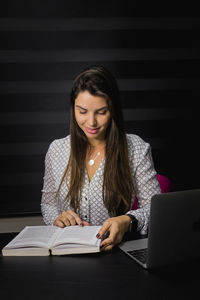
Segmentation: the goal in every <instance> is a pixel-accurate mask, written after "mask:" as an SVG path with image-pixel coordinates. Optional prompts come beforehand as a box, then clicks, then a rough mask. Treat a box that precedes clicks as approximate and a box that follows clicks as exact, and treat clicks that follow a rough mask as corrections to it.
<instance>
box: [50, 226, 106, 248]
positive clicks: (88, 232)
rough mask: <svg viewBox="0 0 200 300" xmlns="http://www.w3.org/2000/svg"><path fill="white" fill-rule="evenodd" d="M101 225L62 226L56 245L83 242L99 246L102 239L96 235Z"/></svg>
mask: <svg viewBox="0 0 200 300" xmlns="http://www.w3.org/2000/svg"><path fill="white" fill-rule="evenodd" d="M100 228H101V226H84V227H81V226H78V225H75V226H69V227H65V228H62V229H61V230H60V233H59V234H58V236H57V238H56V240H55V242H54V247H56V246H59V245H62V244H63V245H64V244H69V243H72V244H83V245H92V246H99V245H100V243H101V240H99V239H97V237H96V235H97V233H98V232H99V230H100Z"/></svg>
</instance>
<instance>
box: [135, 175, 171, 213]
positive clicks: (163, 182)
mask: <svg viewBox="0 0 200 300" xmlns="http://www.w3.org/2000/svg"><path fill="white" fill-rule="evenodd" d="M157 179H158V182H159V184H160V189H161V192H162V193H168V192H171V191H173V188H174V187H173V184H172V182H171V181H170V180H169V178H167V177H166V176H164V175H160V174H157ZM137 208H138V204H137V198H136V197H135V199H134V203H133V206H132V209H137Z"/></svg>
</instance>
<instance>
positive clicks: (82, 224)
mask: <svg viewBox="0 0 200 300" xmlns="http://www.w3.org/2000/svg"><path fill="white" fill-rule="evenodd" d="M80 225H81V226H90V223H88V222H86V221H81V223H80Z"/></svg>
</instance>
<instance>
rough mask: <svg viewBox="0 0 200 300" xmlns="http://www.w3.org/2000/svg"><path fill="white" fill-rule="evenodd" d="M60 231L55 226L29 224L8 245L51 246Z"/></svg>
mask: <svg viewBox="0 0 200 300" xmlns="http://www.w3.org/2000/svg"><path fill="white" fill-rule="evenodd" d="M58 231H59V228H58V227H55V226H27V227H25V228H24V229H23V230H22V231H21V232H20V233H19V234H18V235H17V236H16V237H15V238H14V239H13V240H12V241H11V242H10V243H9V244H8V245H7V246H6V247H7V248H20V247H45V248H50V247H51V244H52V243H53V241H54V240H55V238H56V236H57V232H58Z"/></svg>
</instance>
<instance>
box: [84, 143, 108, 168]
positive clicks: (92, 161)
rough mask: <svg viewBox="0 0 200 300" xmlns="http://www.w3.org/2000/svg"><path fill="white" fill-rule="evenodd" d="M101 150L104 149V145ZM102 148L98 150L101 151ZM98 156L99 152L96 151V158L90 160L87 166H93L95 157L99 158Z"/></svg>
mask: <svg viewBox="0 0 200 300" xmlns="http://www.w3.org/2000/svg"><path fill="white" fill-rule="evenodd" d="M103 148H105V145H103ZM103 148H102V147H101V148H100V150H102V149H103ZM100 155H101V152H100V151H98V152H97V154H96V156H95V157H94V158H93V159H90V160H89V161H88V165H89V166H93V165H94V164H95V160H96V159H97V157H99V156H100Z"/></svg>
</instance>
